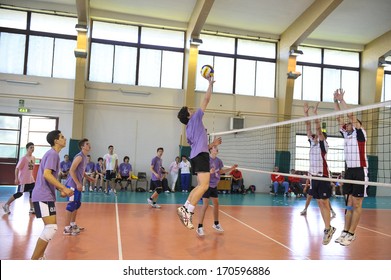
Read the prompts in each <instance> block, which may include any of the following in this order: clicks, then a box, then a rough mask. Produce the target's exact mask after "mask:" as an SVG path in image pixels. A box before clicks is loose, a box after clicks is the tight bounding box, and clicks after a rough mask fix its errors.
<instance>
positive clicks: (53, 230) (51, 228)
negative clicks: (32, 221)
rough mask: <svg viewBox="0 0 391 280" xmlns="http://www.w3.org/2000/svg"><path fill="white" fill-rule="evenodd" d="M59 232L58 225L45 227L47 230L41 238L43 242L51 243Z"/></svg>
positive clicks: (44, 230)
mask: <svg viewBox="0 0 391 280" xmlns="http://www.w3.org/2000/svg"><path fill="white" fill-rule="evenodd" d="M56 232H57V225H56V224H48V225H45V228H44V229H43V231H42V233H41V235H40V237H39V238H41V239H42V240H44V241H46V242H49V241H50V240H52V239H53V236H54V235H55V234H56Z"/></svg>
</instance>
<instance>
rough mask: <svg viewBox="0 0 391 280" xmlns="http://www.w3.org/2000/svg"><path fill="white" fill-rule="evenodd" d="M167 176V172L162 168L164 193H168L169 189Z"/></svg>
mask: <svg viewBox="0 0 391 280" xmlns="http://www.w3.org/2000/svg"><path fill="white" fill-rule="evenodd" d="M167 175H168V172H167V171H166V169H164V167H163V166H162V176H163V177H162V188H163V191H164V192H166V193H169V192H170V187H169V186H168V180H167Z"/></svg>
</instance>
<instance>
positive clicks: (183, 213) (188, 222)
mask: <svg viewBox="0 0 391 280" xmlns="http://www.w3.org/2000/svg"><path fill="white" fill-rule="evenodd" d="M177 214H178V217H179V219H180V220H181V222H182V224H183V225H184V226H185V227H187V228H188V229H193V228H194V226H193V222H192V219H193V214H192V213H189V212H187V209H186V208H185V206H181V207H178V209H177Z"/></svg>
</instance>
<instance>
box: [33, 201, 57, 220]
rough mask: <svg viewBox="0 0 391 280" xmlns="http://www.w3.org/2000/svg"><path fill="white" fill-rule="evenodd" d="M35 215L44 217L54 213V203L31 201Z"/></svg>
mask: <svg viewBox="0 0 391 280" xmlns="http://www.w3.org/2000/svg"><path fill="white" fill-rule="evenodd" d="M33 205H34V210H35V217H37V218H44V217H49V216H54V215H56V203H55V202H54V201H36V202H33Z"/></svg>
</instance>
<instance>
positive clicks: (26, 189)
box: [17, 183, 35, 192]
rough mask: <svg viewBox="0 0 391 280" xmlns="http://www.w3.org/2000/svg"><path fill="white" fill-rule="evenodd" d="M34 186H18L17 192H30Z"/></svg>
mask: <svg viewBox="0 0 391 280" xmlns="http://www.w3.org/2000/svg"><path fill="white" fill-rule="evenodd" d="M34 186H35V183H31V184H23V185H19V186H18V191H17V192H31V191H32V190H33V189H34Z"/></svg>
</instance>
